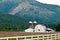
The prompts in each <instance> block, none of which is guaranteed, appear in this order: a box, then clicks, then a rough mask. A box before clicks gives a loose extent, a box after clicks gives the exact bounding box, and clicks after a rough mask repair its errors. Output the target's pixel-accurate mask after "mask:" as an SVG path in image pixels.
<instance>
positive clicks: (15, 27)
mask: <svg viewBox="0 0 60 40" xmlns="http://www.w3.org/2000/svg"><path fill="white" fill-rule="evenodd" d="M27 23H28V20H26V19H23V18H21V17H17V16H12V15H9V14H1V13H0V31H23V30H24V29H26V28H27Z"/></svg>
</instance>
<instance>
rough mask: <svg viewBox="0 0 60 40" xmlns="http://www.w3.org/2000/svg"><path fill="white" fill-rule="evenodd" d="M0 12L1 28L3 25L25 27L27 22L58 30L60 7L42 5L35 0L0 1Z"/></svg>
mask: <svg viewBox="0 0 60 40" xmlns="http://www.w3.org/2000/svg"><path fill="white" fill-rule="evenodd" d="M0 12H1V13H0V27H1V28H2V27H4V26H5V25H6V27H8V26H9V25H11V26H10V27H12V26H13V25H17V26H19V27H20V26H21V27H22V26H27V24H28V21H29V20H32V21H37V22H38V23H42V24H46V25H47V26H48V25H49V26H48V27H50V28H53V29H54V28H55V27H56V26H58V28H59V24H60V6H57V5H50V4H43V3H40V2H37V1H35V0H0ZM7 24H8V25H7ZM3 25H4V26H3ZM17 26H16V27H17ZM52 26H53V27H52ZM19 27H18V28H19ZM1 28H0V29H1ZM13 28H14V26H13ZM26 28H27V27H26ZM5 29H6V28H5ZM8 29H11V28H7V30H8ZM2 30H4V29H2ZM14 30H15V29H14ZM19 30H20V29H19Z"/></svg>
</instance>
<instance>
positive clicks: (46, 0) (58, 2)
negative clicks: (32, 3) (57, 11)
mask: <svg viewBox="0 0 60 40" xmlns="http://www.w3.org/2000/svg"><path fill="white" fill-rule="evenodd" d="M36 1H38V2H41V3H46V4H53V5H59V6H60V0H36Z"/></svg>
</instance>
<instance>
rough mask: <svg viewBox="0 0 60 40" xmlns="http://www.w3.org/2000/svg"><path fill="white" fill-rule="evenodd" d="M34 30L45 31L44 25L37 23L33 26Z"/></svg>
mask: <svg viewBox="0 0 60 40" xmlns="http://www.w3.org/2000/svg"><path fill="white" fill-rule="evenodd" d="M34 30H35V32H45V31H46V26H43V25H40V24H38V25H36V26H35V29H34Z"/></svg>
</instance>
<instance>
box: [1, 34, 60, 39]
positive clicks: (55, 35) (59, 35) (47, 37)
mask: <svg viewBox="0 0 60 40" xmlns="http://www.w3.org/2000/svg"><path fill="white" fill-rule="evenodd" d="M0 40H60V33H56V34H44V35H30V36H14V37H1V38H0Z"/></svg>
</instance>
